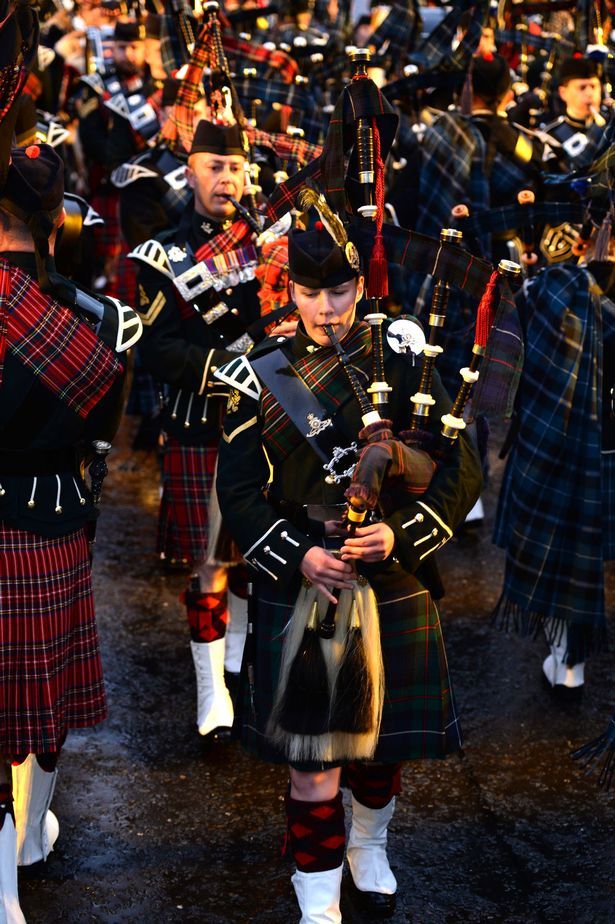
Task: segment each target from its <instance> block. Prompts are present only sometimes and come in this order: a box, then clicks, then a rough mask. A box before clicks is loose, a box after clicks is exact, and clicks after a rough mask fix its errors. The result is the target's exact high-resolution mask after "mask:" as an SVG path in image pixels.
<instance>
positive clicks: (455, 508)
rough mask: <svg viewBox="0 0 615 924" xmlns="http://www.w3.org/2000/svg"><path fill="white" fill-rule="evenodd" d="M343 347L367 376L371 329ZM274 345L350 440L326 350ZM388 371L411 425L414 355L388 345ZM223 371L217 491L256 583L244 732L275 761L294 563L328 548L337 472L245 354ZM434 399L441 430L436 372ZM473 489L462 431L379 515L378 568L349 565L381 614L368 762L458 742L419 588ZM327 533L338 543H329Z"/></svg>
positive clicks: (434, 585)
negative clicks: (387, 535)
mask: <svg viewBox="0 0 615 924" xmlns="http://www.w3.org/2000/svg"><path fill="white" fill-rule="evenodd" d="M279 345H280V344H278V343H277V342H276V343H272V341H267V342H266V343H265V344H263V345H262V346H261V347H260V348H256V349H255V350H254V351H253V353H252V354H250V355H249V358H250V360H251V361H254V362H255V364H256V366H257V365H258V363H257V360H258V356H259V354H261V353H262V352H264V351H265V350H267V349H271V348H272V347H276V346H279ZM344 348H345V350H346V352H347V353H348V354H349V355H350V357H351V359H352V362H353V365H354V367H355V368H356V369H357V370H358V371H359V374H360V375H361V377H362V378H363V379H364V380H365V382H366V384H367V382H368V377H369V375H370V371H371V369H370V367H371V340H370V335H369V328H368V326H367V325H366V324H364V323H357V324H355V325H354V327H353V328H352V329H351V331H350V332H349V334H348V335H347V337H346V338H345V340H344ZM283 349H284V352H285V353H286V354H287V356H288V358H289V360H290V361H291V363H292V365H293V367H294V368H295V370H296V371H297V372H298V373H299V374H300V376H301V377H302V378H303V380H304V381H305V382H306V383H307V384H308V386H309V388H310V390H311V391H312V392H313V393H314V394H315V395H316V397H317V398H318V400H319V402H320V404H321V405H322V407H323V408H324V410H325V411H326V412H327V414H328V415H332V419H333V424H334V426H335V427H336V429H337V431H338V434H339V437H340V444H341V445H343V446H348V445H349V444H350V442H351V441H353V440H355V439H356V437H357V433H358V431H359V430H360V429H361V421H360V413H359V409H358V406H357V404H356V401H355V399H354V397H353V395H352V394H351V392H350V388H349V386H348V384H347V383H346V380H345V377H342V374H341V372H340V370H339V367H338V365H337V362H336V359H335V356H334V353H333V350H332V349H330V348H323V347H318V346H316V345H315V344H313V343H312V342H311V341H309V340H308V338H307V337H306V335H305V333H304V332H302V329H301V327H300V328H299V331H298V333H297V335H296V336H295V338H294V339H293V340H292V341H291V342H288V343H287V344H285V345H283ZM253 357H255V358H254V360H253ZM386 368H387V378H388V381H389V383H390V384H391V385H392V387H393V391H392V393H391V396H390V397H391V404H390V408H389V412H388V413H389V414H390V416H391V417H392V419H393V422H394V427H393V429H394V431H395V432H399V430H402V429H406V428H407V427H408V424H409V417H410V395H412V394H413V393H414V392H415V391H417V389H418V385H419V379H420V370H419V368H418V366H417V367H415V366H413V365H412V364H411V359H409V358H408V359H407V358H406V357H402V356H397V355H396V354H393V353H388V354H387V355H386ZM220 374H221V375H224V376H225V377H226V380H227V381H228V382H229V383H231V384H232V383H233V382H234V383H235V386H236V389H235V390H233V391H231V396H230V399H229V406H228V412H227V417H226V421H225V426H224V434H223V440H222V442H221V444H220V452H219V470H218V482H217V484H218V498H219V501H220V506H221V510H222V515H223V518H224V521H225V523H226V524H227V526H228V528H229V530H230V532H231V533H232V535H233V537H234V539H235V540H236V542H237V544H238V546H239V548H240V550H241V552H242V553H243V555H244V557H245V559H246V561H247V563H248V565H249V566H250V569H251V571H252V574H253V579H254V581H255V583H256V595H255V600H254V608H255V625H256V629H255V632H256V635H255V639H256V645H255V653H254V656H253V662H254V672H255V695H254V704H253V706H254V708H252V706H251V705H250V703H249V702H248V703H247V704H246V708H245V711H244V715H243V737H244V742H245V743H246V745H247V746H248V747H249V748H250V749H251V750H253V751H255V752H256V753H257V754H258V755H260V756H262V757H265V758H267V759H271V760H275V761H284V760H285V755H284V754H282V753H280V752H279V751H276V750H274V749H273V747H272V746H271V744H270V742H269V740H268V738H267V735H266V731H265V730H266V726H267V720H268V716H269V713H270V710H271V707H272V702H273V696H274V693H275V687H276V681H277V675H278V671H279V664H280V656H281V648H282V634H283V630H284V627H285V625H286V623H287V622H288V620H289V618H290V616H291V613H292V610H293V606H294V603H295V600H296V597H297V593H298V590H299V587H300V583H301V573H300V564H301V561H302V559H303V557H304V555H305V554H306V552H307V551H308V549H310V548H311V547H312V546H314V545H324V544H325V539H324V537H323V530H322V525H321V523H318V522H317V520H319V519H320V520H322V519H331V518H334V516H332V515H331V511H332V510H333V512H335V508H336V507H337V513H338V515H339V513H340V512H341V510H342V507H343V505H344V490H345V487H346V486H347V482H345V481H343V482H342V483H341V484H328V483H327V482H326V481H325V477H324V476H325V472H324V471H323V464H322V461H321V459H320V457H319V456H317V455H316V453H315V452H314V451H313V450H312V448H311V447H310V444H309V440H307V439H305V438H304V437H303V436H302V435H301V434H300V433H299V430H298V429H297V428H296V427H295V426H294V425H293V424H292V423H291V422H290V420H289V418H288V416H287V415H286V412H285V411H284V410H283V409H282V408H281V406H280V405H279V404H278V402H277V400H276V399H275V398H274V397H273V395H272V394H271V392H270V391H269V390H268V389H267V388H266V387H262V386H261V383H260V381H259V379H258V377H257V375H256V373H255V371H254V368H253V367H252V366H251V365H250V363H249V362H248V361H247V359H246V358H245V357H244V358H242V359H240V360H236V361H235V363H233V364H231V365H229V366H227V367H226V368H225V369H223V370H222V371H221V373H220ZM434 397H435V398H436V405H435V407H434V408H433V409H432V414H433V417H432V418H431V419H432V425H433V427H434V428H436V429H439V420H440V417H441V415H442V414H443V413H445V412H448V411H450V407H451V403H450V400H449V399H448V398H447V397H446V395H445V393H444V390H443V388H442V386H441V384H440V381H439V379H438V377H437V375H436V381H435V384H434ZM480 487H481V474H480V467H479V464H478V460H477V457H476V454H475V452H474V449H473V448H472V445H471V443H470V442H469V441H468V439H467V438H466V437H465V436H462V438H461V439H460V440H459V441H458V443H457V445H455V446H454V447H453V449H452V451H451V452H450V454H448V455H447V456H446V458H445V460H444V461H443V463H442V465H441V467H440V468H439V470H438V471H437V473H436V474H435V476H434V478H433V480H432V482H431V484H430V486H429V488H428V490H427V492H426V493H425V494H424V495H423V497H422V498H421V499H420V500H419V501H410V502H408V501H407V500H405V501H404V502H403V505H401V506H399V507H396V508H394V509H393V510H392V511H388V512H387V515H386V516H385V522H386V523H387V524H388V525H389V526H390V527H391V529H392V530H393V532H394V534H395V548H394V551H393V554H392V556H391V557H390V558H388V559H387V560H386V561H385V562H382V563H380V564H376V565H366V564H362V563H359V564H358V570H359V571H360V572H361V573H362V574H364V575H365V576H366V577H367V578H368V580H369V582H370V584H371V586H372V588H373V589H374V592H375V594H376V597H377V599H378V604H379V610H380V623H381V638H382V648H383V658H384V668H385V684H386V692H385V704H384V712H383V717H382V726H381V733H380V738H379V743H378V746H377V750H376V753H375V759H376V760H383V761H387V762H393V761H397V760H403V759H409V758H417V757H443V756H445V755H446V754H447V753H448V752H450V751H453V750H455V749H457V748H459V746H460V743H461V739H460V731H459V727H458V721H457V716H456V712H455V707H454V701H453V696H452V691H451V684H450V678H449V675H448V668H447V664H446V656H445V652H444V646H443V642H442V635H441V629H440V623H439V618H438V613H437V610H436V607H435V605H434V603H433V600H432V597H431V595H430V592H429V591H430V590H434V591H438V590H439V580H438V576H437V571H436V569H435V564H434V561H433V558H432V554H433V552H435V551H436V549H438V548H440V547H441V546H442V545H443V544H444V543H445V542H447V541H448V539H450V537H451V536H452V534H453V531H454V529H455V528H456V527H457V526H458V524H459V523H460V522H462V521H463V519H464V517H465V515H466V513H467V512H468V510H470V508H471V507H472V505H473V504H474V502H475V500H476V498H477V497H478V495H479V491H480ZM323 507H324V508H326V511H325V512H323ZM326 541H327V545H329V540H326ZM334 541H335V542H336V543H337V544H338V546H339V544H340V539H339V538H338V539H337V540H334Z"/></svg>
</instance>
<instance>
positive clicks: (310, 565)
mask: <svg viewBox="0 0 615 924" xmlns="http://www.w3.org/2000/svg"><path fill="white" fill-rule="evenodd" d="M0 9H1V16H0V398H1V400H0V549H1V554H0V663H1V665H2V670H1V672H0V800H1V801H0V924H2V922H4V921H5V922H7V924H19V922H23V921H24V917H23V913H22V911H21V909H20V907H19V898H18V889H17V868H18V866H19V865H21V866H27V865H30V864H33V863H36V862H39V861H41V860H43V861H44V860H46V858H47V856H48V854H49V852H50V851H51V850H52V848H53V844H54V842H55V839H56V838H57V836H58V830H59V827H58V822H57V819H56V818H55V816H54V814H53V813H52V812H51V810H50V804H51V799H52V795H53V790H54V787H55V781H56V776H57V764H58V758H59V755H60V751H61V749H62V746H63V743H64V741H65V738H66V735H67V732H68V731H69V729H71V728H77V727H86V726H91V725H95V724H97V723H99V722H101V721H102V720H104V718H105V716H106V700H105V690H104V682H103V676H102V670H101V663H100V654H99V644H98V637H97V631H96V623H95V615H94V604H93V597H92V587H91V544H92V542H93V539H94V533H95V528H96V520H97V516H98V507H99V502H100V499H101V493H102V494H104V491H103V488H102V485H103V481H104V477H105V474H106V463H105V457H106V455H107V453H108V451H109V449H110V448H111V441H112V439H113V436H114V434H115V432H116V431H117V428H118V426H119V423H120V419H121V416H122V414H123V413H125V412H126V411H128V413H132V414H138V415H141V418H142V422H141V426H140V429H139V433H138V437H137V439H138V440H139V441H140V445H157V446H158V449H159V451H160V457H161V502H160V513H159V522H158V535H157V552H158V554H159V556H160V560H161V567H166V568H169V569H174V570H181V571H184V572H185V573H186V578H187V585H186V589H185V591H184V593H183V595H182V604H183V605H184V606H185V610H186V617H187V623H188V634H189V640H190V649H191V652H192V659H193V662H194V669H195V674H196V685H197V712H196V724H197V727H198V733H199V734H200V735H202V736H209V737H210V738H211V739H212V740H215V741H217V742H219V743H220V745H221V746H223V743H224V741H225V740H226V739H228V738H230V737H231V735H236V736H239V737H240V738H241V740H242V743H243V744H244V745H245V747H246V748H247V749H248V750H249V751H250V752H251V753H253V754H254V755H255V756H257V757H259V758H261V759H264V760H268V761H273V762H276V763H284V764H288V766H289V786H288V790H287V792H286V795H285V810H286V816H287V838H286V844H287V849H288V850H289V851H290V853H291V854H292V857H293V859H294V861H295V863H296V871H295V873H294V875H293V877H292V881H293V886H294V889H295V892H296V895H297V901H298V905H299V909H300V914H301V922H303V924H324V922H339V921H341V920H342V918H341V912H340V904H339V902H340V888H341V880H342V872H343V868H344V862H345V859H346V860H347V863H348V868H349V876H348V882H349V887H350V888H351V889H352V890H353V892H354V894H355V898H356V901H357V902H358V904H359V905H360V906H361V907H362V908H363V910H364V912H365V914H366V915H367V916H368V918H369V920H376V919H380V918H387V917H391V916H392V915H393V914H394V911H395V894H396V889H397V884H396V881H395V877H394V875H393V873H392V871H391V868H390V866H389V862H388V859H387V853H386V842H387V826H388V824H389V822H390V820H391V818H392V815H393V812H394V808H395V797H396V796H397V795H398V794H399V792H400V789H401V767H402V764H403V762H405V761H410V760H415V759H419V758H421V759H424V758H434V759H436V758H444V757H446V756H447V755H448V754H451V753H453V752H455V751H458V750H459V749H460V748H461V746H462V731H461V728H460V723H459V720H458V715H457V711H456V706H455V697H454V690H453V687H452V684H451V678H450V676H449V670H448V665H447V659H446V652H445V646H444V640H443V637H442V631H441V627H440V621H439V616H438V609H437V604H436V601H437V600H438V599H439V598H440V597H442V596H443V594H444V586H445V584H446V575H443V576H441V575H440V572H439V570H438V566H437V561H436V558H437V556H436V553H437V550H438V549H440V548H441V547H442V546H443V545H444V544H445V543H446V542H448V541H449V540H450V539H451V537H452V536H453V535H454V534H455V532H456V531H458V530H460V529H462V528H464V524H465V528H467V526H468V525H470V524H471V523H472V522H473V521H476V520H479V521H480V519H481V518H482V505H481V499H480V494H481V490H482V486H483V483H484V479H485V478H486V477H487V476H488V457H487V444H488V435H489V421H490V420H492V421H494V420H508V421H509V429H508V435H507V438H506V442H505V445H504V447H503V448H502V454H503V456H505V457H506V469H505V474H504V480H503V484H502V489H501V493H500V497H499V503H498V511H497V517H496V526H495V533H494V542H495V543H496V544H497V545H498V546H500V547H501V548H502V549H504V550H505V553H506V555H505V569H504V573H503V575H502V576H501V578H500V579H501V582H502V592H501V596H500V599H499V602H498V605H497V607H496V611H495V613H494V619H495V621H496V624H498V625H499V626H500V627H502V628H505V629H508V630H510V631H513V630H514V631H517V632H519V633H522V634H526V635H532V636H536V637H538V636H541V637H544V638H545V640H546V657H545V658H544V662H543V664H542V673H543V678H544V682H545V684H546V686H547V687H548V689H549V691H550V695H551V696H553V697H557V698H559V699H563V700H571V699H575V698H578V697H579V696H580V695H581V694H582V691H583V686H584V681H585V677H584V665H585V662H586V661H587V659H588V658H590V657H591V656H592V655H593V654H594V653H595V652H599V651H601V650H602V649H604V648H605V646H606V639H607V632H606V627H607V620H606V613H605V597H604V562H605V561H607V560H610V559H613V558H614V557H615V301H614V300H613V299H614V298H615V270H614V268H615V241H612V240H611V232H612V224H613V218H614V215H615V200H614V197H613V187H614V185H615V142H614V140H613V137H614V133H615V105H614V101H613V98H612V96H611V92H612V86H611V81H612V80H613V79H614V77H615V21H614V20H613V18H612V17H613V15H615V8H614V9H613V10H612V9H611V4H609V3H608V2H606V0H583V2H581V3H576V4H574V3H570V2H568V0H550V2H538V0H500V2H499V3H490V2H488V0H459V2H456V3H451V4H443V3H440V2H437V3H436V2H433V3H431V2H424V3H423V2H419V0H403V2H400V3H393V4H387V5H384V4H380V3H377V2H373V0H372V3H371V5H370V4H369V3H367V2H365V3H360V2H352V3H351V2H347V0H291V2H289V3H283V4H282V3H280V4H276V5H266V2H265V0H262V2H261V0H244V2H241V0H228V2H225V3H220V4H219V3H218V2H205V3H203V2H202V0H194V2H192V0H134V2H133V0H39V2H38V3H35V4H31V3H30V0H20V2H19V3H17V4H13V3H10V2H6V0H4V2H0ZM88 468H89V478H87V477H86V470H87V469H88ZM494 579H497V576H494ZM577 756H578V757H580V758H581V759H582V760H584V761H586V762H588V763H589V764H590V765H591V766H593V765H595V766H597V767H598V768H599V781H600V783H601V784H602V785H604V786H605V787H606V788H608V786H609V784H610V782H611V777H612V774H613V771H614V770H615V717H614V718H613V719H612V720H611V723H610V725H609V726H608V728H607V730H606V731H605V733H604V734H603V735H602V736H600V738H598V739H596V740H595V741H590V742H589V743H588V744H587V745H585V746H584V747H583V748H581V749H580V752H579V753H578V754H577ZM341 788H346V789H348V790H350V793H351V805H352V819H351V825H350V831H349V834H348V837H347V836H346V828H345V820H344V806H343V803H342V796H341Z"/></svg>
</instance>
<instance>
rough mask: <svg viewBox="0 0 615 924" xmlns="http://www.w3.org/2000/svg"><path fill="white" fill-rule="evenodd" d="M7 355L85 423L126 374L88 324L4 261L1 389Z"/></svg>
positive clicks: (0, 275)
mask: <svg viewBox="0 0 615 924" xmlns="http://www.w3.org/2000/svg"><path fill="white" fill-rule="evenodd" d="M7 349H8V350H10V352H11V353H12V354H13V355H14V356H16V357H17V359H18V360H19V362H20V363H22V364H23V365H24V366H25V367H26V368H27V369H29V370H30V372H31V373H32V374H33V375H35V376H36V377H37V378H38V379H40V380H41V382H42V384H43V385H44V386H45V387H46V388H48V389H49V391H51V392H52V393H53V394H54V395H55V397H56V398H58V399H59V400H60V401H61V402H62V403H63V404H65V405H66V406H67V407H69V408H70V409H71V410H72V411H74V412H75V414H78V415H79V417H82V418H86V417H87V416H88V414H89V413H90V411H91V410H92V408H93V407H94V406H95V405H96V404H98V402H99V401H100V400H101V398H102V397H103V396H104V395H105V394H106V393H107V391H108V390H109V389H110V388H111V386H112V384H113V382H114V381H115V379H116V378H117V376H118V375H119V373H120V372H121V370H122V365H121V363H120V362H119V360H118V359H117V357H116V356H115V354H114V353H113V351H112V350H110V349H109V347H107V346H106V345H105V344H104V343H103V342H102V341H101V340H99V338H98V337H97V336H96V334H95V333H94V331H93V330H92V329H91V328H90V327H88V325H87V324H85V322H83V321H81V320H80V319H79V318H78V317H77V316H76V315H75V314H74V313H73V312H72V311H70V310H69V309H68V308H64V307H63V306H62V305H60V303H59V302H57V301H55V300H54V299H53V298H50V296H48V295H45V294H44V293H43V292H41V290H40V288H39V285H38V283H37V282H36V281H35V280H34V279H33V278H32V277H31V276H29V275H28V274H27V273H25V272H24V271H23V270H21V269H19V268H18V267H17V266H13V265H12V264H10V263H8V262H7V261H6V260H2V259H0V383H1V381H2V367H3V363H4V356H5V353H6V350H7Z"/></svg>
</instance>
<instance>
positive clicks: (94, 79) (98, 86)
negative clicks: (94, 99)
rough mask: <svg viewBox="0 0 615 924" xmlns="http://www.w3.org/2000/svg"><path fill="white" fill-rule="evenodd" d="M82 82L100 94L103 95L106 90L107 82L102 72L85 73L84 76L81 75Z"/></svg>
mask: <svg viewBox="0 0 615 924" xmlns="http://www.w3.org/2000/svg"><path fill="white" fill-rule="evenodd" d="M81 83H85V84H86V85H87V86H88V87H89V88H90V90H94V92H95V93H97V94H98V96H102V95H103V93H104V92H105V84H104V83H103V79H102V77H101V76H100V74H96V73H93V74H84V75H83V77H81Z"/></svg>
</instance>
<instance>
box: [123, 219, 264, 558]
mask: <svg viewBox="0 0 615 924" xmlns="http://www.w3.org/2000/svg"><path fill="white" fill-rule="evenodd" d="M221 230H222V225H220V224H218V223H216V222H214V221H211V220H209V219H206V218H205V217H204V216H202V215H197V213H196V212H189V213H188V215H187V221H186V224H185V225H184V226H183V227H181V228H180V230H179V231H178V232H176V233H174V234H173V235H172V241H169V238H171V235H168V236H167V243H166V244H164V245H163V244H162V243H161V242H156V241H153V242H146V243H145V244H144V245H143V247H142V248H141V249H140V251H139V252H141V253H144V254H148V255H149V257H148V260H149V262H143V260H141V262H140V263H139V277H138V296H137V301H138V310H139V312H140V314H141V318H142V320H143V324H144V331H145V333H144V336H143V339H142V343H141V349H140V357H141V360H142V363H143V367H144V369H145V370H147V371H150V372H151V373H152V375H153V376H154V378H155V379H156V380H157V381H158V382H161V383H163V384H164V386H166V388H167V392H168V394H167V400H166V403H165V407H164V409H163V413H162V427H163V430H164V432H165V434H166V448H165V457H164V464H163V496H162V503H161V509H160V518H159V523H158V540H157V550H158V552H159V553H160V554H161V555H162V556H163V557H166V558H167V559H170V560H173V559H175V560H181V559H183V560H186V561H188V562H190V563H191V564H192V565H195V566H196V565H199V564H200V563H201V562H202V561H203V560H204V559H205V556H206V553H207V549H208V535H209V522H208V502H209V497H210V491H211V485H212V483H213V477H214V471H215V463H216V455H217V445H218V441H219V439H220V429H221V425H222V418H223V414H224V407H225V404H226V399H227V395H228V388H227V387H225V386H224V385H223V384H222V383H221V382H219V381H217V380H216V379H214V376H213V373H214V371H215V369H216V368H217V367H219V366H220V365H222V364H223V363H225V362H227V361H228V360H229V359H230V358H232V357H233V356H236V355H237V354H236V353H231V352H229V351H228V350H226V349H225V346H226V345H227V344H230V343H232V341H234V340H236V338H237V336H238V335H239V334H241V333H243V332H244V331H245V330H246V328H247V327H248V326H249V324H250V322H252V321H255V320H256V319H257V318H258V317H259V314H260V309H259V302H258V296H257V283H256V281H255V280H252V281H249V282H245V283H242V284H240V285H237V286H235V288H230V287H229V288H226V289H223V290H222V291H219V292H218V291H216V290H215V289H214V288H213V287H212V288H211V289H209V290H208V291H206V292H204V293H203V294H202V295H200V296H199V297H198V298H197V299H195V300H192V301H191V302H190V303H188V302H186V301H185V300H184V299H183V298H182V296H181V295H180V293H179V291H178V289H177V287H176V285H175V283H174V280H173V272H174V268H179V267H180V266H182V267H183V266H184V262H183V261H185V259H186V258H187V257H188V256H189V257H193V255H194V253H195V252H196V251H198V250H199V248H200V247H201V246H203V244H205V243H206V242H207V241H209V240H211V238H212V237H214V235H215V234H216V233H218V232H220V231H221ZM136 253H137V252H136V251H135V255H136ZM156 261H157V262H156ZM222 312H225V313H224V314H222ZM233 312H234V313H233ZM215 314H221V317H218V318H217V319H215V320H214V319H213V317H214V315H215Z"/></svg>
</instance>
